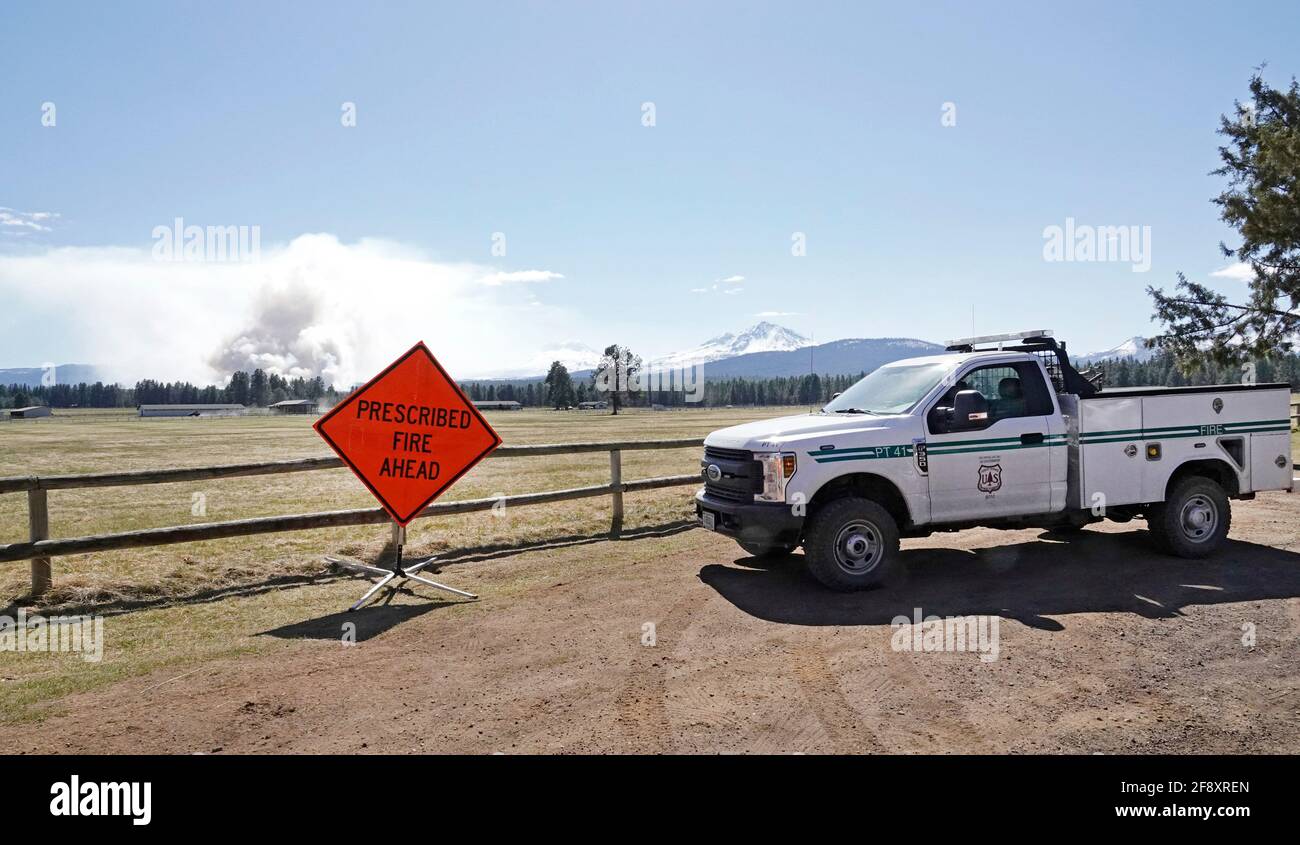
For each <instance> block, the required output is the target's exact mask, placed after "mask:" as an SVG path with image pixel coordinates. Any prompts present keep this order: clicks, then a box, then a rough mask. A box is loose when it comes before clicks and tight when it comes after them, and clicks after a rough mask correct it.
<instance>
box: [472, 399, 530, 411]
mask: <svg viewBox="0 0 1300 845" xmlns="http://www.w3.org/2000/svg"><path fill="white" fill-rule="evenodd" d="M474 407H475V408H478V409H479V410H480V411H522V410H523V409H524V406H523V405H520V404H519V403H518V402H516V401H515V400H513V399H475V400H474Z"/></svg>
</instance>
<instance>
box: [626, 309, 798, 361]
mask: <svg viewBox="0 0 1300 845" xmlns="http://www.w3.org/2000/svg"><path fill="white" fill-rule="evenodd" d="M810 343H812V341H810V340H808V338H806V337H804V336H803V335H801V334H799V333H798V332H794V331H791V330H790V329H787V328H786V327H785V326H778V325H777V324H776V323H769V322H767V321H766V320H764V321H763V322H761V323H755V324H754V325H752V326H750V327H749V328H747V329H745V330H744V331H743V332H741V333H740V334H732V333H731V332H727V333H726V334H720V335H718V336H717V337H715V338H711V339H709V340H706V341H705V342H704V343H702V344H700V345H699V346H696V347H694V348H693V349H687V350H685V351H682V352H673V353H671V354H668V355H663V356H660V357H657V358H654V359H653V360H652V362H651V363H653V364H655V365H657V366H660V367H685V366H689V365H691V364H701V363H708V362H710V361H720V360H722V359H723V358H734V357H736V356H737V355H749V354H752V353H754V352H790V351H792V350H795V349H803V348H804V347H806V346H808V345H809V344H810Z"/></svg>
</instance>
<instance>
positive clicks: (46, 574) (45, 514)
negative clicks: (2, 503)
mask: <svg viewBox="0 0 1300 845" xmlns="http://www.w3.org/2000/svg"><path fill="white" fill-rule="evenodd" d="M27 524H28V527H29V529H30V538H31V541H32V542H33V543H35V542H36V541H37V540H48V539H50V510H49V507H48V503H47V501H46V498H45V491H44V490H43V489H40V488H37V489H35V490H28V491H27ZM52 580H53V578H52V574H51V571H50V559H49V558H48V557H34V558H32V598H36V597H37V596H40V595H41V594H43V593H44V592H45V591H46V590H48V589H49V588H50V583H51V581H52Z"/></svg>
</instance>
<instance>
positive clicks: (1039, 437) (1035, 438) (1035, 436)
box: [1020, 431, 1043, 443]
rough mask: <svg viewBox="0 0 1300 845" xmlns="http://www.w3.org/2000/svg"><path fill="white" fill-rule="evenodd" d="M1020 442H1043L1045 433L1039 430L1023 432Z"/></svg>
mask: <svg viewBox="0 0 1300 845" xmlns="http://www.w3.org/2000/svg"><path fill="white" fill-rule="evenodd" d="M1020 442H1021V443H1042V442H1043V434H1042V432H1038V431H1035V432H1032V433H1030V434H1022V435H1020Z"/></svg>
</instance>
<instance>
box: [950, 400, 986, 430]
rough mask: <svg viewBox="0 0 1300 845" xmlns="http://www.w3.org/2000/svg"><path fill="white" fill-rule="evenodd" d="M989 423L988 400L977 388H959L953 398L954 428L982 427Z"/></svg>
mask: <svg viewBox="0 0 1300 845" xmlns="http://www.w3.org/2000/svg"><path fill="white" fill-rule="evenodd" d="M988 424H989V402H988V400H987V399H985V398H984V394H982V393H980V392H979V391H978V390H961V391H958V392H957V397H956V398H955V399H954V400H953V408H952V427H953V429H954V430H959V429H970V428H984V427H985V426H986V425H988Z"/></svg>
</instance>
